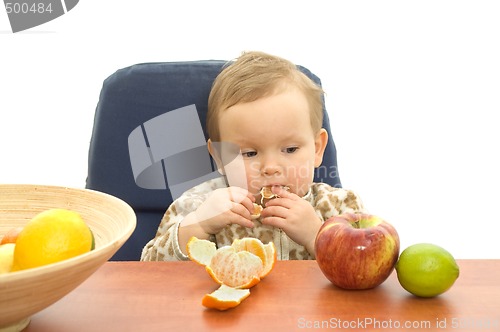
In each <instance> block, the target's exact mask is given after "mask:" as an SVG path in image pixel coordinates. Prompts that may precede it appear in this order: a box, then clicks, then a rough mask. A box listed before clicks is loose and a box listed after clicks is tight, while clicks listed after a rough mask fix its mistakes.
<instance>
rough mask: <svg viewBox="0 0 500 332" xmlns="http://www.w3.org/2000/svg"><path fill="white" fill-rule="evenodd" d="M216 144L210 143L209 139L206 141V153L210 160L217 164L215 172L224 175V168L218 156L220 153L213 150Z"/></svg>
mask: <svg viewBox="0 0 500 332" xmlns="http://www.w3.org/2000/svg"><path fill="white" fill-rule="evenodd" d="M215 146H216V144H213V143H212V140H211V139H210V138H209V139H208V140H207V148H208V152H209V153H210V155H211V156H212V158H213V159H214V160H215V163H216V164H217V171H218V172H219V173H220V174H222V175H224V167H222V158H221V155H220V151H219V150H218V149H216V148H215Z"/></svg>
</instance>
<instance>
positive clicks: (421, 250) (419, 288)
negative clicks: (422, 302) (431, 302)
mask: <svg viewBox="0 0 500 332" xmlns="http://www.w3.org/2000/svg"><path fill="white" fill-rule="evenodd" d="M459 271H460V269H459V267H458V264H457V262H456V261H455V258H453V256H452V255H451V254H450V253H449V252H448V251H446V250H445V249H443V248H441V247H439V246H437V245H434V244H431V243H418V244H414V245H412V246H409V247H408V248H406V249H405V250H403V252H402V253H401V255H400V256H399V260H398V262H397V263H396V273H397V276H398V280H399V283H400V284H401V286H403V288H404V289H406V290H407V291H408V292H410V293H412V294H413V295H416V296H420V297H433V296H437V295H439V294H442V293H444V292H446V291H447V290H448V289H450V287H451V286H453V284H454V283H455V280H457V278H458V275H459Z"/></svg>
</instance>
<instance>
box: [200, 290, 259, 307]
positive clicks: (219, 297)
mask: <svg viewBox="0 0 500 332" xmlns="http://www.w3.org/2000/svg"><path fill="white" fill-rule="evenodd" d="M249 295H250V290H248V289H236V288H232V287H229V286H226V285H221V286H220V287H219V289H217V290H215V291H214V292H212V293H210V294H205V296H204V297H203V299H202V300H201V304H202V305H203V306H205V307H207V308H212V309H217V310H227V309H231V308H234V307H236V306H237V305H239V304H240V303H241V301H243V300H244V299H246V298H247V297H248V296H249Z"/></svg>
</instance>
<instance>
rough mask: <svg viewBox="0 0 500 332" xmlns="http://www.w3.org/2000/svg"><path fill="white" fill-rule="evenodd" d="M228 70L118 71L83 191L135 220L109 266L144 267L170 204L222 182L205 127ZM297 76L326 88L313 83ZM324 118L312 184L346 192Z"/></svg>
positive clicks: (97, 123) (144, 67) (103, 96)
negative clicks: (121, 207) (213, 93)
mask: <svg viewBox="0 0 500 332" xmlns="http://www.w3.org/2000/svg"><path fill="white" fill-rule="evenodd" d="M226 63H227V62H226V61H220V60H204V61H187V62H159V63H141V64H136V65H132V66H129V67H126V68H122V69H119V70H118V71H116V72H115V73H113V74H112V75H111V76H109V77H108V78H107V79H106V80H105V81H104V83H103V87H102V90H101V93H100V96H99V101H98V104H97V108H96V112H95V118H94V127H93V131H92V137H91V142H90V148H89V157H88V176H87V182H86V188H89V189H93V190H98V191H102V192H105V193H109V194H111V195H114V196H116V197H119V198H121V199H122V200H124V201H125V202H127V203H128V204H130V205H131V206H132V208H133V209H134V211H135V213H136V215H137V227H136V229H135V231H134V233H133V234H132V236H131V237H130V239H129V240H128V241H127V242H126V243H125V245H124V246H123V247H122V248H121V249H120V250H119V251H118V252H117V253H116V254H115V255H114V256H113V258H112V260H139V259H140V256H141V251H142V248H143V247H144V246H145V244H146V243H147V242H148V241H149V240H150V239H152V238H153V237H154V236H155V234H156V230H157V228H158V225H159V223H160V221H161V219H162V217H163V214H164V213H165V211H166V209H167V208H168V207H169V205H170V204H171V203H172V201H173V199H175V198H177V197H178V196H180V194H181V193H182V192H183V191H184V190H186V189H189V188H190V187H192V186H194V185H196V184H199V183H201V182H203V181H205V180H206V179H209V178H211V177H214V176H216V175H217V172H216V168H215V164H214V163H213V161H212V160H211V158H210V155H209V154H208V151H207V149H206V140H207V132H206V130H205V121H206V113H207V102H208V95H209V93H210V89H211V86H212V82H213V81H214V79H215V77H216V76H217V75H218V74H219V72H220V71H221V70H222V68H223V66H224V65H226ZM299 68H300V70H301V71H302V72H304V73H305V74H306V75H307V76H309V77H310V78H311V79H312V80H313V81H314V82H316V83H317V84H318V85H321V81H320V79H319V78H318V77H317V76H316V75H314V74H313V73H311V72H310V71H309V70H308V69H306V68H304V67H301V66H299ZM323 112H324V118H323V127H324V128H325V129H326V130H327V131H328V135H329V139H328V145H327V147H326V151H325V154H324V158H323V164H322V165H321V167H319V168H318V169H317V170H316V173H315V178H314V181H315V182H325V183H328V184H330V185H332V186H335V187H341V182H340V179H339V175H338V171H337V156H336V149H335V144H334V142H333V138H332V135H331V132H330V123H329V117H328V113H327V112H326V109H325V107H324V103H323ZM186 170H188V171H186ZM186 173H187V174H190V176H188V177H186V175H185V174H186Z"/></svg>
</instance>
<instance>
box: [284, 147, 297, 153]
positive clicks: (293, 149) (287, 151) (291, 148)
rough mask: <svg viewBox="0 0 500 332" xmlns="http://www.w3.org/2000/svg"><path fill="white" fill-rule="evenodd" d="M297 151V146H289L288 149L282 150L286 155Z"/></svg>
mask: <svg viewBox="0 0 500 332" xmlns="http://www.w3.org/2000/svg"><path fill="white" fill-rule="evenodd" d="M298 149H299V147H298V146H290V147H288V148H285V149H284V152H286V153H294V152H295V151H297V150H298Z"/></svg>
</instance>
